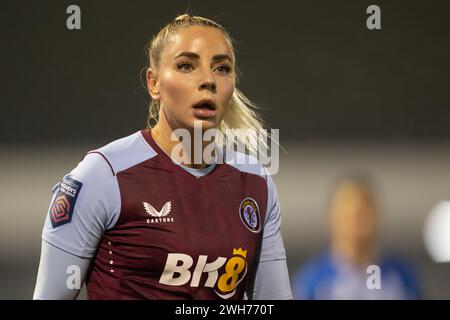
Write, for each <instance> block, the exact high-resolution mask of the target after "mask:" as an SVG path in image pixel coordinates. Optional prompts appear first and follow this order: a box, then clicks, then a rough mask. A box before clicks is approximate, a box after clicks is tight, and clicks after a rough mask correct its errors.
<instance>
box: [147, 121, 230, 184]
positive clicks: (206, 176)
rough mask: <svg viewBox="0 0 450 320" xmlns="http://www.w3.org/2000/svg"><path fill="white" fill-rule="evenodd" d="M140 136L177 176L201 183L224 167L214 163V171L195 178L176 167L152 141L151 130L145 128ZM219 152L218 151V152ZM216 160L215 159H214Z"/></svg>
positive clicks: (178, 166) (153, 140)
mask: <svg viewBox="0 0 450 320" xmlns="http://www.w3.org/2000/svg"><path fill="white" fill-rule="evenodd" d="M141 134H142V136H143V137H144V139H145V141H146V142H147V143H148V144H149V145H150V146H151V147H152V148H153V150H155V151H156V153H157V154H158V155H159V156H160V157H161V160H162V161H163V162H164V163H165V164H166V165H168V166H169V167H171V168H173V170H174V171H175V172H177V173H179V174H182V175H184V176H188V177H190V178H191V179H195V180H196V181H198V182H203V181H205V180H208V179H211V178H214V177H216V176H217V175H218V174H219V173H220V172H221V171H222V170H223V168H225V166H224V165H223V164H220V163H216V164H215V166H214V169H212V170H211V172H209V173H207V174H205V175H203V176H200V177H197V176H195V175H193V174H192V173H190V172H188V171H187V170H185V169H183V168H181V167H180V165H178V164H177V163H175V162H174V161H173V160H172V158H171V157H170V156H169V155H168V154H167V153H166V152H165V151H164V150H162V149H161V148H160V146H159V145H158V144H157V143H156V141H155V139H153V136H152V133H151V129H149V128H147V129H142V130H141ZM219 152H220V151H219ZM216 158H217V157H216Z"/></svg>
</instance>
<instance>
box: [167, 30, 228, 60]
mask: <svg viewBox="0 0 450 320" xmlns="http://www.w3.org/2000/svg"><path fill="white" fill-rule="evenodd" d="M166 49H167V50H165V51H166V53H167V54H168V55H170V56H177V55H178V54H179V53H181V52H193V53H197V54H198V55H199V56H202V55H206V56H209V55H211V56H213V55H218V54H223V55H225V54H226V55H229V56H233V52H232V49H231V47H230V44H229V42H228V40H227V38H226V37H225V34H224V33H223V32H222V31H221V30H219V29H217V28H214V27H208V26H189V27H186V28H183V29H181V30H180V31H179V32H177V33H176V34H175V35H173V37H172V39H171V41H170V44H169V45H168V47H167V48H166Z"/></svg>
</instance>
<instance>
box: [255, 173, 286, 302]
mask: <svg viewBox="0 0 450 320" xmlns="http://www.w3.org/2000/svg"><path fill="white" fill-rule="evenodd" d="M266 179H267V186H268V204H267V215H266V219H265V224H264V229H263V237H262V244H261V253H260V259H259V263H258V266H257V270H256V275H255V279H254V284H253V290H252V292H251V293H250V295H251V297H250V298H251V299H253V300H287V299H293V296H292V291H291V286H290V279H289V272H288V268H287V262H286V251H285V249H284V244H283V238H282V235H281V214H280V203H279V200H278V194H277V190H276V186H275V183H274V182H273V180H272V177H271V176H270V175H267V176H266Z"/></svg>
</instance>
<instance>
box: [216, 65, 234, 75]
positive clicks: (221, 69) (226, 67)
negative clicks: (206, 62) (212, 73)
mask: <svg viewBox="0 0 450 320" xmlns="http://www.w3.org/2000/svg"><path fill="white" fill-rule="evenodd" d="M216 70H217V71H219V73H221V74H228V73H230V72H231V67H230V66H229V65H226V64H223V65H220V66H217V68H216Z"/></svg>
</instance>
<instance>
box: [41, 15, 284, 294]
mask: <svg viewBox="0 0 450 320" xmlns="http://www.w3.org/2000/svg"><path fill="white" fill-rule="evenodd" d="M149 62H150V64H149V68H148V69H147V87H148V91H149V94H150V95H151V98H152V102H151V105H150V113H149V118H150V120H155V121H156V125H154V126H151V125H149V128H147V129H144V130H140V131H137V132H135V133H134V134H132V135H130V136H128V137H125V138H122V139H119V140H116V141H114V142H112V143H110V144H108V145H106V146H104V147H102V148H100V149H97V150H94V151H91V152H89V153H88V154H87V155H86V156H85V157H84V159H83V160H82V161H81V162H80V163H79V164H78V166H77V167H76V168H75V169H73V170H72V171H71V172H70V173H69V174H67V175H65V176H64V178H63V179H62V181H61V182H60V183H59V184H57V185H56V186H55V187H54V189H53V199H52V202H51V205H50V209H49V212H48V215H47V218H46V222H45V226H44V229H43V233H42V238H43V241H42V252H41V261H40V265H39V271H38V276H37V283H36V288H35V292H34V298H35V299H75V298H76V297H77V296H78V294H79V289H80V285H81V284H82V283H83V282H85V283H86V288H87V297H88V298H89V299H243V298H249V299H291V298H292V294H291V289H290V285H289V276H288V270H287V266H286V254H285V249H284V245H283V241H282V237H281V231H280V207H279V202H278V196H277V191H276V188H275V185H274V182H273V180H272V178H271V177H270V175H268V174H266V173H265V171H264V170H263V169H262V166H261V164H260V163H259V162H254V163H253V164H249V163H250V162H248V161H245V159H246V158H247V155H245V154H242V153H238V152H235V151H229V150H227V149H222V150H224V153H226V152H234V154H233V157H228V155H227V157H226V159H227V161H225V162H221V161H220V155H221V156H222V158H224V157H223V156H224V153H220V152H219V151H217V152H214V158H213V160H214V161H205V160H204V159H203V158H202V159H201V161H192V160H196V158H195V152H192V151H190V150H189V147H191V146H193V147H194V148H195V146H196V145H197V143H196V141H193V142H192V143H186V141H183V144H182V148H181V149H180V150H178V149H176V148H177V147H178V146H180V144H179V141H176V140H175V141H173V140H172V134H173V133H174V132H175V130H177V129H185V130H187V132H189V133H194V129H195V126H196V123H197V124H200V128H201V130H202V132H205V130H207V129H215V128H217V129H218V131H219V133H225V132H226V130H227V129H228V130H231V132H234V133H236V135H237V136H238V137H239V131H238V129H251V130H259V129H261V128H262V126H261V122H260V120H259V118H258V117H257V115H256V113H255V112H254V111H253V110H252V109H251V104H250V103H249V101H248V100H247V99H246V98H245V96H244V95H242V93H240V92H239V91H238V89H237V88H236V65H235V54H234V49H233V44H232V41H231V38H230V36H229V35H228V33H227V32H226V31H225V30H224V28H223V27H222V26H220V25H219V24H217V23H216V22H214V21H211V20H209V19H206V18H202V17H197V16H191V15H182V16H179V17H177V18H175V19H174V20H173V21H171V22H170V23H169V24H168V25H166V26H165V27H164V28H163V29H162V30H161V31H160V32H159V33H158V34H157V35H156V36H155V37H154V38H153V40H152V41H151V43H150V46H149ZM253 137H256V135H255V136H253ZM253 142H255V140H254V141H253ZM252 147H254V145H251V146H250V149H251V148H252ZM200 148H201V151H204V150H205V148H206V144H204V143H200ZM174 150H178V151H180V152H175V153H176V154H182V155H183V157H184V158H183V159H184V160H183V161H174V160H173V159H174V157H173V156H172V155H173V154H174ZM197 150H198V148H197ZM217 150H219V149H217ZM225 150H226V151H225ZM230 159H231V160H230ZM197 160H198V159H197Z"/></svg>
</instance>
